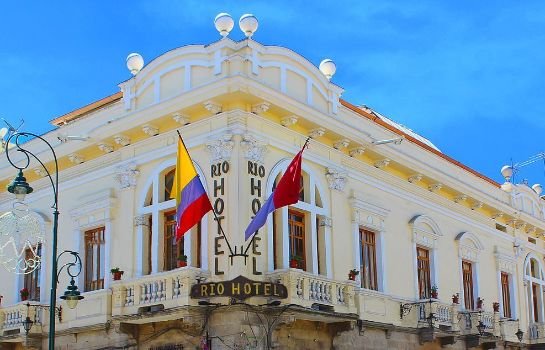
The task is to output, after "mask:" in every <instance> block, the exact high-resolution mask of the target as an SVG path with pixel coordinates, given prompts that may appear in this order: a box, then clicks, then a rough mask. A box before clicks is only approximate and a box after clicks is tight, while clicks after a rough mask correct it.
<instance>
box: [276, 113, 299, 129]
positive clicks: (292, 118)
mask: <svg viewBox="0 0 545 350" xmlns="http://www.w3.org/2000/svg"><path fill="white" fill-rule="evenodd" d="M298 120H299V117H297V116H296V115H289V116H287V117H284V118H282V119H280V124H282V125H283V126H285V127H288V126H292V125H294V124H295V123H297V121H298Z"/></svg>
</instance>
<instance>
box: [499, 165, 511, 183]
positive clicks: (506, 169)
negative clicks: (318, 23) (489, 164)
mask: <svg viewBox="0 0 545 350" xmlns="http://www.w3.org/2000/svg"><path fill="white" fill-rule="evenodd" d="M501 175H502V176H503V178H504V179H505V181H510V180H511V176H513V167H511V166H509V165H504V166H503V167H502V168H501Z"/></svg>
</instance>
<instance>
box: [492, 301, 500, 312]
mask: <svg viewBox="0 0 545 350" xmlns="http://www.w3.org/2000/svg"><path fill="white" fill-rule="evenodd" d="M492 308H493V309H494V312H500V303H493V304H492Z"/></svg>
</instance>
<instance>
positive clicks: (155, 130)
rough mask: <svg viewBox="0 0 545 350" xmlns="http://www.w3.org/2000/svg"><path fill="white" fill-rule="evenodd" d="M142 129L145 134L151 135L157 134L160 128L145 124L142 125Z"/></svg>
mask: <svg viewBox="0 0 545 350" xmlns="http://www.w3.org/2000/svg"><path fill="white" fill-rule="evenodd" d="M142 131H143V132H144V134H146V135H149V136H155V135H158V134H159V128H158V127H156V126H154V125H151V124H145V125H144V126H142Z"/></svg>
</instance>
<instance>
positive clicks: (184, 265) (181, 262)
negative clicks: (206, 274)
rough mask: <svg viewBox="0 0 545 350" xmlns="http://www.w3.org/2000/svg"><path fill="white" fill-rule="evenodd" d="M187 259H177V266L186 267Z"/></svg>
mask: <svg viewBox="0 0 545 350" xmlns="http://www.w3.org/2000/svg"><path fill="white" fill-rule="evenodd" d="M186 266H187V261H182V260H178V267H186Z"/></svg>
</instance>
